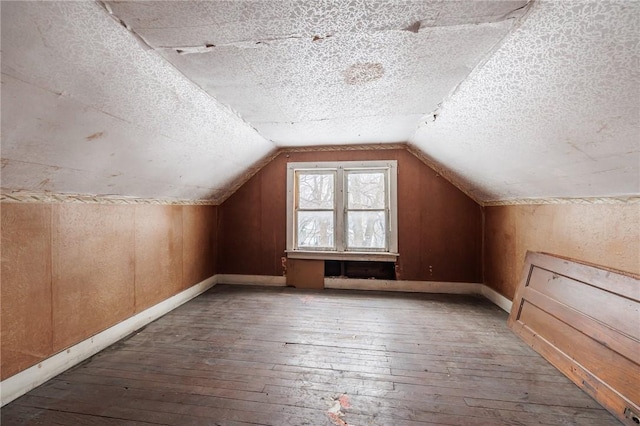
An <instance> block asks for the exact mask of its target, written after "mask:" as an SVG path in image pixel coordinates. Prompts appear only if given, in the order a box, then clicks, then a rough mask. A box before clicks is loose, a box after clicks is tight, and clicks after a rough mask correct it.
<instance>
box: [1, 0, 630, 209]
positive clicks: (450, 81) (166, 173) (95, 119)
mask: <svg viewBox="0 0 640 426" xmlns="http://www.w3.org/2000/svg"><path fill="white" fill-rule="evenodd" d="M0 8H1V9H0V13H1V15H2V27H1V31H2V39H1V41H2V174H1V179H2V191H3V192H4V193H11V192H13V193H20V192H36V193H38V192H51V193H74V194H91V195H101V196H130V197H139V198H154V199H183V200H205V199H208V200H214V201H220V200H222V199H224V197H225V196H226V195H228V193H229V189H230V188H232V187H233V186H234V183H237V182H238V181H239V180H241V179H242V178H243V176H247V175H248V174H250V173H251V172H252V170H253V168H254V167H255V166H256V165H257V164H259V163H260V161H261V160H263V159H264V158H266V157H268V156H269V155H271V154H272V153H273V152H274V151H275V150H277V149H278V148H282V147H306V146H318V145H349V144H363V143H367V144H370V143H404V142H406V143H408V144H409V145H410V146H411V147H412V149H414V150H417V151H419V152H420V153H421V155H423V156H424V157H425V158H427V159H428V161H430V162H432V163H433V164H435V165H437V166H439V167H440V168H443V169H446V170H447V176H449V177H450V179H451V180H453V181H454V182H455V183H456V184H458V185H459V186H461V187H463V188H464V189H465V191H466V192H467V193H469V194H470V195H472V196H473V197H474V198H476V199H477V200H480V201H491V200H508V199H514V198H536V197H602V196H608V197H625V196H632V195H638V194H640V140H639V138H640V136H639V135H640V73H639V72H638V70H639V69H640V2H637V1H626V2H625V1H613V0H611V1H609V0H605V1H597V2H595V1H571V0H566V1H565V0H562V1H561V0H554V1H542V0H540V1H535V2H527V1H526V0H517V1H474V2H470V1H450V0H426V1H397V0H387V1H365V0H351V1H270V2H265V1H228V2H224V1H210V2H207V1H204V2H194V1H188V2H146V1H135V2H127V1H107V2H92V1H84V2H57V1H52V2H7V1H3V2H2V4H1V6H0Z"/></svg>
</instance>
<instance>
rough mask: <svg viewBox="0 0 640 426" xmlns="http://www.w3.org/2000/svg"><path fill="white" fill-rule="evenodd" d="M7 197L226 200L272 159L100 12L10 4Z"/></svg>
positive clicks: (230, 117) (244, 129) (236, 121)
mask: <svg viewBox="0 0 640 426" xmlns="http://www.w3.org/2000/svg"><path fill="white" fill-rule="evenodd" d="M1 8H2V9H1V13H2V188H3V190H4V191H5V192H6V191H7V190H11V191H16V190H23V191H32V192H54V193H77V194H93V195H96V194H97V195H118V196H132V197H140V198H167V199H209V198H213V199H217V198H221V197H223V196H224V194H225V192H226V189H227V188H228V186H229V184H230V183H231V182H232V181H233V180H235V179H237V178H238V176H240V175H241V174H242V173H244V172H245V171H246V170H247V169H249V168H250V167H251V166H252V165H253V164H254V163H255V162H257V161H258V160H260V159H261V158H262V157H264V156H265V155H267V154H268V153H269V152H271V151H273V150H274V149H275V146H274V145H273V143H271V142H270V141H268V140H266V139H265V138H263V137H262V136H260V135H259V134H258V133H257V132H256V131H255V130H254V129H253V128H251V127H250V126H249V125H247V124H246V123H245V122H244V121H243V120H242V119H241V118H240V117H238V116H237V114H236V113H235V112H233V111H232V110H230V109H229V108H228V107H226V106H224V105H222V104H221V103H219V102H218V101H216V100H215V99H214V98H212V97H211V96H209V95H208V94H206V93H204V92H203V91H202V90H201V89H200V88H198V87H197V86H196V85H195V84H193V83H192V82H190V81H189V80H187V79H185V78H184V76H183V75H182V74H181V73H180V72H178V71H177V70H176V69H175V68H173V67H171V66H170V65H169V64H167V63H166V61H165V60H164V59H163V58H162V57H160V56H159V55H158V54H156V53H155V52H153V51H145V50H143V49H141V48H140V45H139V44H138V43H137V42H136V40H135V39H134V38H133V37H131V34H130V33H129V32H128V31H127V30H126V29H124V28H123V27H122V26H120V25H118V24H117V23H116V22H115V21H114V20H113V19H110V18H109V16H108V15H107V13H106V12H105V11H104V9H102V8H101V7H100V6H99V5H98V4H96V3H94V2H43V3H34V2H6V1H3V2H2V4H1Z"/></svg>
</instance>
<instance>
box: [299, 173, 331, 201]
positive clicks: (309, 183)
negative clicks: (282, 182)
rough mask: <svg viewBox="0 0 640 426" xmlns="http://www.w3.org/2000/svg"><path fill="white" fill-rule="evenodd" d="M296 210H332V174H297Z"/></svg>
mask: <svg viewBox="0 0 640 426" xmlns="http://www.w3.org/2000/svg"><path fill="white" fill-rule="evenodd" d="M297 175H298V208H300V209H311V210H312V209H333V194H334V190H333V187H334V180H333V176H334V174H333V173H326V174H320V173H304V172H298V174H297Z"/></svg>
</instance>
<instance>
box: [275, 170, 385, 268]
mask: <svg viewBox="0 0 640 426" xmlns="http://www.w3.org/2000/svg"><path fill="white" fill-rule="evenodd" d="M287 172H288V173H287V253H288V255H289V256H293V257H295V256H298V257H309V258H325V259H356V258H359V259H371V258H379V259H387V260H388V259H393V258H394V257H395V256H397V251H398V243H397V211H396V207H397V201H396V200H397V196H396V186H397V183H396V182H397V163H396V161H359V162H356V161H344V162H330V163H329V162H322V163H289V164H288V170H287Z"/></svg>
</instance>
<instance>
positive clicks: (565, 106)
mask: <svg viewBox="0 0 640 426" xmlns="http://www.w3.org/2000/svg"><path fill="white" fill-rule="evenodd" d="M411 143H412V144H414V145H415V146H416V147H417V148H419V149H420V150H421V151H423V152H424V153H426V154H427V155H429V156H430V157H431V158H432V159H433V160H435V161H436V162H438V163H440V164H442V165H445V166H446V167H447V168H448V169H449V170H450V171H451V172H453V173H455V174H456V175H458V176H459V177H460V178H461V180H462V181H463V186H465V187H466V188H467V190H468V191H469V192H470V193H471V194H472V195H473V196H475V197H476V198H478V199H481V200H505V199H512V198H524V197H526V198H535V197H550V196H553V197H592V196H596V197H597V196H629V195H638V194H640V2H638V1H597V2H595V1H593V2H584V1H579V2H578V1H568V0H567V1H554V2H548V1H541V2H536V3H534V4H533V6H532V8H531V10H530V12H529V16H527V18H526V19H525V20H524V21H523V22H522V24H521V26H520V27H519V28H517V29H516V30H515V31H513V32H512V33H511V34H510V35H509V36H508V37H507V38H506V39H505V41H504V42H503V44H502V45H501V46H500V48H499V49H498V50H497V51H496V52H495V53H494V54H493V55H492V56H491V58H490V59H489V60H488V61H487V62H486V63H485V64H484V65H483V66H482V67H480V68H479V69H477V70H476V71H475V72H474V73H473V74H472V75H471V76H470V77H469V78H468V79H466V80H465V81H464V83H463V84H462V85H461V86H460V87H459V89H458V90H457V91H456V92H455V93H454V94H453V95H452V96H451V97H450V98H448V99H447V100H445V101H444V102H443V105H442V108H441V110H440V111H439V112H438V114H437V118H436V119H435V121H433V117H431V118H430V119H429V120H425V122H423V123H421V126H420V128H419V129H418V131H417V132H416V133H415V134H414V135H413V137H412V138H411Z"/></svg>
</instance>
